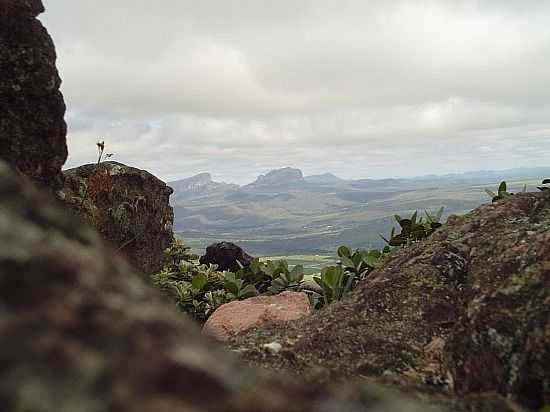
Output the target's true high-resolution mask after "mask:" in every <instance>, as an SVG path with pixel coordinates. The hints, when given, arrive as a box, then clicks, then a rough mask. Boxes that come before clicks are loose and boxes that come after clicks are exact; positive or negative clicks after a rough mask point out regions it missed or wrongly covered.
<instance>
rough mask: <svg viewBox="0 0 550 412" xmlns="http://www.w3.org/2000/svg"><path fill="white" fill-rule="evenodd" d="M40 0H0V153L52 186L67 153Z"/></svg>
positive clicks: (60, 99)
mask: <svg viewBox="0 0 550 412" xmlns="http://www.w3.org/2000/svg"><path fill="white" fill-rule="evenodd" d="M43 11H44V8H43V6H42V2H41V1H40V0H0V159H3V160H5V161H7V162H9V163H11V164H13V165H14V167H15V168H17V169H18V170H19V171H20V172H22V173H24V174H26V175H28V176H30V177H32V178H33V179H35V180H36V181H38V182H40V183H41V184H44V185H47V186H49V187H51V188H52V189H54V190H57V189H60V188H61V186H62V185H63V176H62V174H61V166H62V165H63V164H64V163H65V160H66V158H67V145H66V141H65V137H66V131H67V130H66V124H65V121H64V119H63V116H64V114H65V104H64V101H63V96H62V95H61V93H60V91H59V86H60V84H61V80H60V79H59V76H58V73H57V69H56V67H55V60H56V54H55V48H54V45H53V42H52V40H51V38H50V36H49V35H48V32H47V31H46V29H44V27H42V24H41V23H40V22H39V21H38V20H37V19H36V16H37V15H38V14H40V13H42V12H43Z"/></svg>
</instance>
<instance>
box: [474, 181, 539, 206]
mask: <svg viewBox="0 0 550 412" xmlns="http://www.w3.org/2000/svg"><path fill="white" fill-rule="evenodd" d="M543 184H544V182H543ZM485 192H486V193H487V194H488V195H489V197H490V198H491V202H493V203H494V202H497V201H499V200H501V199H505V198H507V197H510V196H512V195H513V193H511V192H508V191H507V187H506V182H504V181H503V182H500V185H499V186H498V190H497V193H495V192H493V191H492V190H489V189H485ZM522 192H523V193H525V192H527V185H523V189H522Z"/></svg>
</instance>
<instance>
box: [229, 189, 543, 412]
mask: <svg viewBox="0 0 550 412" xmlns="http://www.w3.org/2000/svg"><path fill="white" fill-rule="evenodd" d="M549 303H550V196H548V195H545V194H543V193H526V194H518V195H515V196H511V197H510V198H509V199H506V200H503V201H499V202H496V203H494V204H490V205H486V206H482V207H480V208H478V209H476V210H475V211H473V212H471V213H469V214H468V215H466V216H463V217H454V218H452V219H450V223H448V224H446V225H444V227H442V228H441V229H439V230H438V231H437V232H436V233H435V234H434V235H432V237H431V238H430V239H428V240H426V241H424V242H420V243H416V244H413V245H411V246H410V247H405V248H403V249H401V250H399V251H397V253H395V254H393V255H392V256H391V257H390V258H389V259H388V261H387V262H386V263H385V264H384V266H383V267H382V268H380V269H378V270H376V271H374V272H372V273H371V274H370V275H369V276H368V278H367V279H365V280H364V281H363V282H362V283H360V284H359V285H358V288H357V289H356V290H354V291H353V292H351V293H350V294H348V295H347V296H346V298H345V299H344V300H342V301H341V302H338V303H336V304H333V305H330V306H328V307H326V308H325V309H323V310H321V311H317V312H315V313H314V314H312V315H311V316H309V317H306V318H304V319H301V320H298V321H296V322H291V323H288V324H285V325H276V324H275V325H271V326H268V327H266V328H262V329H254V330H251V331H249V332H247V333H244V334H242V335H239V336H238V337H237V338H236V339H235V341H234V342H232V343H231V344H230V345H229V347H230V348H232V349H235V350H238V351H240V352H242V353H243V356H244V358H245V359H247V360H248V361H249V362H251V363H253V364H261V365H262V366H268V367H270V368H274V369H283V370H289V371H294V372H296V373H299V374H301V375H303V376H308V375H309V374H310V372H311V371H312V370H315V369H318V367H319V365H323V368H324V369H325V371H326V373H325V374H324V375H323V376H326V377H327V379H337V378H342V377H347V376H357V375H362V376H370V377H381V376H385V377H388V376H394V377H406V378H407V379H408V380H412V381H413V382H416V383H417V384H424V385H425V384H428V385H431V386H434V385H435V386H436V387H440V386H442V387H447V388H449V389H454V390H456V391H457V392H459V393H461V394H472V393H485V392H492V391H494V392H498V393H500V394H502V395H504V396H506V397H508V398H510V399H514V400H516V401H518V402H520V403H521V404H523V405H524V406H525V407H527V408H529V409H531V410H536V409H538V408H541V407H542V405H543V404H544V403H545V402H546V403H549V402H550V367H548V365H550V305H549ZM274 341H275V342H292V346H291V348H289V350H290V351H292V353H293V356H292V357H288V356H285V354H284V353H279V354H273V353H267V354H266V352H265V351H264V350H261V346H262V345H263V344H267V343H270V342H274ZM317 375H318V374H317ZM483 399H484V398H483Z"/></svg>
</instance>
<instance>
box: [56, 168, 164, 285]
mask: <svg viewBox="0 0 550 412" xmlns="http://www.w3.org/2000/svg"><path fill="white" fill-rule="evenodd" d="M64 175H65V187H64V188H63V190H62V192H61V196H62V198H63V199H64V201H65V202H66V203H67V204H69V205H70V206H71V208H72V209H73V210H74V211H75V213H76V214H77V215H79V216H82V217H83V218H84V219H85V220H87V221H88V222H89V223H90V224H91V225H92V226H94V227H95V228H97V230H98V231H99V232H100V233H101V234H102V235H103V236H104V237H105V238H106V239H107V240H109V241H110V242H112V244H113V245H114V246H115V247H116V248H117V249H118V250H119V251H121V252H123V253H124V254H125V255H126V256H128V257H129V259H130V260H131V262H132V263H133V264H135V266H136V267H137V268H138V269H140V270H141V271H142V272H143V273H145V274H153V273H156V272H158V271H160V270H161V268H162V265H163V260H164V256H163V252H164V250H165V249H166V248H167V247H168V246H170V244H171V242H172V240H173V234H172V223H173V219H174V216H173V212H172V207H171V206H170V204H169V198H170V194H171V193H172V189H171V188H170V187H168V186H166V184H165V183H164V182H162V181H161V180H159V179H157V178H156V177H155V176H153V175H152V174H150V173H148V172H146V171H144V170H139V169H136V168H133V167H129V166H125V165H123V164H121V163H117V162H103V163H101V165H100V166H99V167H98V166H97V165H96V164H90V165H85V166H80V167H77V168H75V169H70V170H67V171H65V172H64ZM98 176H99V178H98ZM98 186H99V187H98Z"/></svg>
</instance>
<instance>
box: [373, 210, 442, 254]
mask: <svg viewBox="0 0 550 412" xmlns="http://www.w3.org/2000/svg"><path fill="white" fill-rule="evenodd" d="M443 210H444V208H443V207H441V208H440V209H439V210H438V211H437V212H436V213H435V214H431V213H430V212H428V211H427V210H425V211H424V213H425V214H426V220H424V218H423V217H420V218H419V217H418V211H416V212H414V213H413V214H412V216H411V217H410V219H409V218H402V217H401V216H399V215H395V216H394V217H395V220H396V221H397V223H398V224H399V226H400V227H401V232H400V233H398V234H396V233H395V227H394V228H392V231H391V233H390V236H389V239H387V238H385V237H384V236H382V235H380V237H381V238H382V239H383V240H384V241H385V242H386V243H387V244H388V245H389V246H403V245H408V244H410V243H412V242H415V241H418V240H422V239H426V238H427V237H429V236H430V235H431V234H432V233H433V232H435V231H436V230H437V229H438V228H439V227H441V225H442V224H441V222H440V220H441V216H442V215H443Z"/></svg>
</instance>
